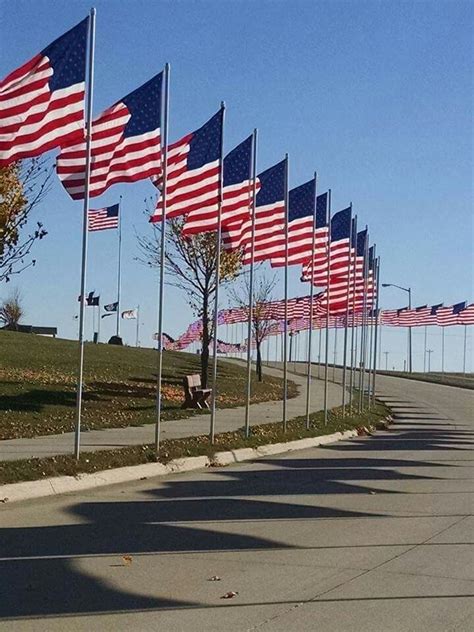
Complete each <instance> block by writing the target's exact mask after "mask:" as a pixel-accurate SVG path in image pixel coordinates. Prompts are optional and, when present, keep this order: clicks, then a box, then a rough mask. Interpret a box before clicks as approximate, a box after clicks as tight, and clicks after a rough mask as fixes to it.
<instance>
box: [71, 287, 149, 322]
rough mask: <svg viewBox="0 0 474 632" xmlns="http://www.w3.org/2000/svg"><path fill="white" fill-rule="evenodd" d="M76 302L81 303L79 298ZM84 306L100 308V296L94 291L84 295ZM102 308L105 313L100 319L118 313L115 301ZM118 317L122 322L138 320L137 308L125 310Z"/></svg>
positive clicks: (117, 305)
mask: <svg viewBox="0 0 474 632" xmlns="http://www.w3.org/2000/svg"><path fill="white" fill-rule="evenodd" d="M77 301H78V302H79V303H80V302H81V297H80V296H78V297H77ZM84 305H85V306H86V307H100V296H99V295H96V293H95V290H94V291H92V292H89V293H88V294H86V296H85V297H84ZM103 308H104V311H105V312H106V313H105V314H103V315H102V318H106V317H107V316H112V315H113V314H114V313H116V312H117V311H118V308H119V304H118V301H115V302H114V303H108V304H107V305H104V306H103ZM120 316H121V318H123V319H124V320H135V319H137V318H138V308H133V309H126V310H124V311H123V312H121V314H120Z"/></svg>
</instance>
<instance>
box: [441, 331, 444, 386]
mask: <svg viewBox="0 0 474 632" xmlns="http://www.w3.org/2000/svg"><path fill="white" fill-rule="evenodd" d="M441 373H442V374H443V375H444V327H441Z"/></svg>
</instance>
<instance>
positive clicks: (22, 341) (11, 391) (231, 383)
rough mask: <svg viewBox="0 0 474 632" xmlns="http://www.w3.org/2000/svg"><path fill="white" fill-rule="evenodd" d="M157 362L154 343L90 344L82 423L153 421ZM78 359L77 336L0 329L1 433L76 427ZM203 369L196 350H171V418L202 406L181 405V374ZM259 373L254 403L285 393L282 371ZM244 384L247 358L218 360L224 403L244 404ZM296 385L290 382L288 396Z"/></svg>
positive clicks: (166, 371)
mask: <svg viewBox="0 0 474 632" xmlns="http://www.w3.org/2000/svg"><path fill="white" fill-rule="evenodd" d="M157 362H158V354H157V352H156V351H155V350H153V349H135V348H132V347H116V346H113V345H106V344H99V345H94V344H91V343H89V344H86V348H85V365H84V367H85V380H84V381H85V389H84V408H83V411H84V412H83V428H84V429H90V430H91V429H98V428H118V427H124V426H133V425H142V424H147V423H153V422H154V421H155V396H156V368H157ZM77 365H78V344H77V342H74V341H70V340H59V339H56V340H55V339H51V338H44V337H41V336H36V335H34V334H21V333H16V332H7V331H0V412H1V414H0V439H12V438H17V437H33V436H37V435H45V434H56V433H62V432H69V431H71V430H73V428H74V415H75V403H76V392H75V391H76V380H77ZM199 371H200V366H199V356H197V355H194V354H189V353H182V352H172V351H168V352H166V353H165V354H164V367H163V420H164V421H166V420H167V419H180V418H184V417H188V416H190V415H192V414H199V412H198V411H194V410H189V409H187V410H183V409H181V404H182V402H183V399H184V398H183V389H182V385H181V384H182V378H183V377H184V376H185V375H189V374H192V373H199ZM252 377H253V379H252V403H256V402H262V401H269V400H278V399H280V398H281V393H282V380H281V379H279V378H275V377H270V376H264V381H263V382H261V383H259V382H258V381H257V380H256V379H255V375H253V376H252ZM245 385H246V369H245V365H242V366H236V365H234V364H232V363H229V362H225V361H223V360H222V361H219V373H218V406H220V407H233V406H240V405H243V404H244V403H245V392H246V390H245ZM296 393H297V388H296V385H295V384H294V383H293V382H290V383H289V396H290V397H294V396H295V395H296Z"/></svg>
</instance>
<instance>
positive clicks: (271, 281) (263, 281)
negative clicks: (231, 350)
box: [231, 268, 276, 382]
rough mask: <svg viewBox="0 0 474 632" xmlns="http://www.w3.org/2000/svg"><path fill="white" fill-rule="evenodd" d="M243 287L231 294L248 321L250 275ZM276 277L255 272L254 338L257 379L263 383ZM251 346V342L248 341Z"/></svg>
mask: <svg viewBox="0 0 474 632" xmlns="http://www.w3.org/2000/svg"><path fill="white" fill-rule="evenodd" d="M242 278H243V281H242V284H241V286H240V287H239V288H238V289H235V290H233V291H232V292H231V297H232V299H233V300H234V301H235V302H236V303H237V305H238V306H239V307H240V308H241V309H242V310H243V311H244V313H245V314H246V316H247V320H248V313H249V291H250V279H249V275H247V274H246V275H244V276H243V277H242ZM275 283H276V279H275V276H273V277H271V278H270V277H268V276H266V275H265V274H264V273H261V272H260V271H259V268H257V269H256V270H255V272H254V287H253V298H254V300H253V309H252V336H253V342H255V347H256V350H257V367H256V369H257V378H258V381H259V382H261V381H262V380H263V363H262V352H261V349H262V342H263V341H264V340H265V338H267V337H268V336H269V334H270V332H271V329H272V325H273V322H272V321H271V320H268V309H267V307H266V304H267V303H268V302H270V301H271V300H272V298H273V290H274V288H275ZM247 344H249V341H247Z"/></svg>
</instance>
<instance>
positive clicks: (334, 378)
mask: <svg viewBox="0 0 474 632" xmlns="http://www.w3.org/2000/svg"><path fill="white" fill-rule="evenodd" d="M337 330H338V326H337V320H336V319H335V320H334V352H333V358H334V362H333V365H332V381H333V382H335V381H336V358H337Z"/></svg>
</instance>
